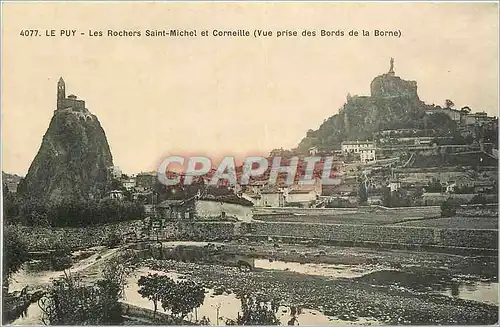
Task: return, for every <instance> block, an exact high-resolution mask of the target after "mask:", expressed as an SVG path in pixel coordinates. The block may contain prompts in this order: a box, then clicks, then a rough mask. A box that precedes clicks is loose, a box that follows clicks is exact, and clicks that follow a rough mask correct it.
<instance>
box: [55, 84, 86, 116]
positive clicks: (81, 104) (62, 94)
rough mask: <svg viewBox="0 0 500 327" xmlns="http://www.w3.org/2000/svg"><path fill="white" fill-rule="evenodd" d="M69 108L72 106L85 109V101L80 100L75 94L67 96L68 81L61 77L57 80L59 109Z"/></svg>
mask: <svg viewBox="0 0 500 327" xmlns="http://www.w3.org/2000/svg"><path fill="white" fill-rule="evenodd" d="M67 108H72V109H73V110H85V101H83V100H78V98H77V97H76V95H74V94H70V95H68V97H66V83H65V82H64V79H63V78H62V77H61V78H59V81H58V82H57V110H62V109H67Z"/></svg>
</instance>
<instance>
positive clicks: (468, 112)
mask: <svg viewBox="0 0 500 327" xmlns="http://www.w3.org/2000/svg"><path fill="white" fill-rule="evenodd" d="M470 112H471V109H470V108H469V107H468V106H465V107H463V108H462V109H460V113H461V114H463V115H468V114H470Z"/></svg>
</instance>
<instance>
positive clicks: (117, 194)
mask: <svg viewBox="0 0 500 327" xmlns="http://www.w3.org/2000/svg"><path fill="white" fill-rule="evenodd" d="M109 198H110V199H114V200H122V199H123V198H124V195H123V192H122V191H120V190H112V191H111V192H109Z"/></svg>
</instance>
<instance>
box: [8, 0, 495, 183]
mask: <svg viewBox="0 0 500 327" xmlns="http://www.w3.org/2000/svg"><path fill="white" fill-rule="evenodd" d="M174 28H177V29H190V30H193V29H197V30H198V37H194V38H182V37H178V38H173V37H145V36H144V35H143V36H142V37H140V38H134V37H121V38H120V37H115V38H110V37H92V36H89V35H88V34H89V30H92V31H99V30H102V31H103V32H104V33H105V34H106V31H107V30H108V29H114V30H124V29H125V30H130V31H134V30H140V31H142V33H144V31H145V30H146V29H165V30H170V29H174ZM25 29H38V30H39V31H40V34H43V35H41V36H38V37H27V36H21V35H20V31H21V30H25ZM51 29H54V30H56V33H57V34H59V30H60V29H70V30H72V29H75V30H77V31H78V33H85V35H83V36H82V35H78V33H77V35H76V36H75V37H59V36H56V37H48V36H45V30H51ZM214 29H219V30H238V29H247V30H249V31H251V33H253V30H254V29H262V30H272V31H274V35H273V36H272V37H267V38H254V37H250V38H243V37H225V38H224V37H219V38H217V37H201V36H199V35H200V33H201V31H202V30H208V31H209V32H210V33H211V31H212V30H214ZM285 29H286V30H296V31H297V32H298V33H299V35H300V33H301V32H302V31H303V30H315V31H316V32H317V33H318V34H319V31H320V30H321V29H324V30H329V31H334V30H344V31H345V32H346V33H348V31H349V30H358V31H360V33H361V30H362V29H365V30H369V31H371V32H373V30H374V29H379V30H391V31H392V30H400V31H401V37H375V36H373V35H372V36H370V37H361V36H359V37H348V36H344V37H320V36H318V35H317V36H316V37H301V36H299V37H280V38H278V37H276V31H277V30H285ZM372 34H373V33H372ZM498 36H499V35H498V4H496V3H434V4H432V3H257V2H256V3H223V2H219V3H187V2H186V3H151V2H149V3H148V2H137V3H118V2H109V3H85V2H74V3H69V2H54V3H50V2H38V3H37V2H29V3H21V2H16V3H5V2H3V3H2V99H1V100H2V103H1V104H2V170H3V171H5V172H10V173H17V174H21V175H25V174H26V173H27V171H28V168H29V166H30V164H31V161H32V160H33V158H34V157H35V155H36V153H37V151H38V149H39V148H40V144H41V141H42V137H43V135H44V134H45V132H46V130H47V127H48V125H49V122H50V119H51V117H52V115H53V112H54V110H55V105H56V83H57V80H58V79H59V77H61V76H62V77H63V78H64V79H65V81H66V94H67V95H68V94H76V95H77V96H78V97H79V98H81V99H83V100H85V101H86V104H87V108H88V109H89V110H90V111H91V112H92V113H93V114H95V115H96V116H97V117H98V118H99V121H100V122H101V125H102V126H103V128H104V130H105V132H106V136H107V139H108V142H109V145H110V148H111V152H112V155H113V161H114V164H115V165H117V166H119V167H121V168H122V170H123V171H124V172H125V173H138V172H141V171H149V170H155V169H156V168H157V166H158V164H159V162H160V161H161V160H162V159H163V158H165V157H166V156H168V155H171V154H186V153H190V154H197V155H203V154H208V155H210V156H225V155H237V156H240V157H241V156H245V155H248V154H268V153H269V151H270V150H272V149H274V148H280V147H283V148H285V149H289V148H294V147H296V146H297V145H298V143H299V142H300V140H301V139H302V138H303V137H304V136H305V134H306V132H307V130H308V129H317V128H318V127H319V125H320V124H321V123H322V122H323V121H324V120H325V119H326V118H328V117H330V116H331V115H333V114H335V113H337V112H338V109H339V108H340V107H341V106H342V105H343V103H344V102H345V99H346V95H347V94H348V93H350V94H351V95H354V94H358V95H369V93H370V82H371V81H372V79H373V78H374V77H376V76H377V75H380V74H383V73H386V72H387V71H388V69H389V59H390V58H391V57H394V59H395V71H396V75H398V76H400V77H402V78H403V79H406V80H415V81H417V84H418V92H419V96H420V98H421V99H422V100H423V101H425V102H426V103H428V104H432V103H435V104H439V105H442V104H444V100H445V99H452V100H453V101H454V103H455V104H456V107H458V108H461V107H463V106H466V105H467V106H470V107H471V108H472V109H473V111H486V112H487V113H488V114H490V115H493V116H498V87H499V85H498Z"/></svg>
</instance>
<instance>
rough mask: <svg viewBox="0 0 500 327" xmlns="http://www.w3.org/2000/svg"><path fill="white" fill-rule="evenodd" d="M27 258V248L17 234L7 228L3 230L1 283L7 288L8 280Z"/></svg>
mask: <svg viewBox="0 0 500 327" xmlns="http://www.w3.org/2000/svg"><path fill="white" fill-rule="evenodd" d="M28 258H29V255H28V248H27V246H26V244H25V243H24V242H23V241H22V240H21V239H20V238H19V236H18V235H17V234H15V233H13V232H12V231H9V230H7V229H5V230H4V232H3V283H4V284H3V285H4V286H6V287H7V288H8V280H9V278H10V277H11V276H12V274H14V273H16V272H17V271H18V270H19V269H21V266H22V265H23V263H24V262H26V261H27V260H28Z"/></svg>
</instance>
